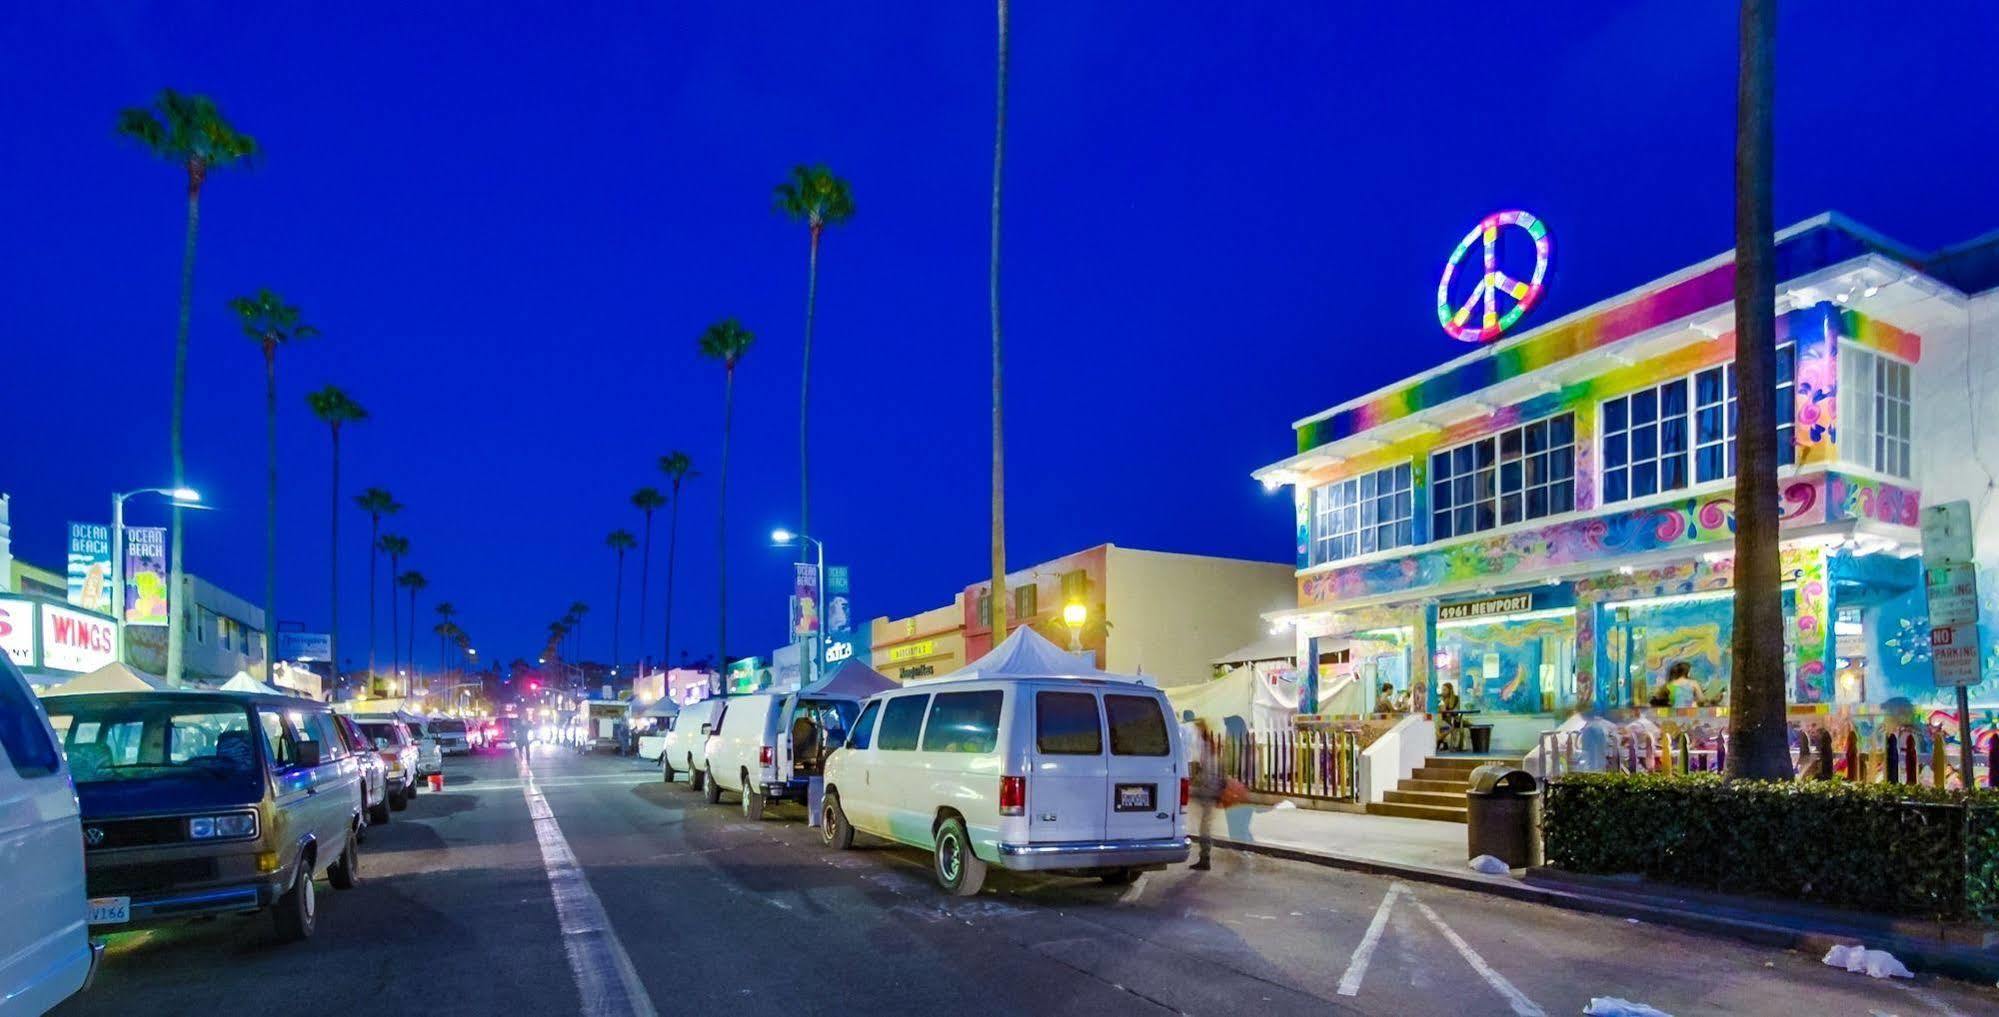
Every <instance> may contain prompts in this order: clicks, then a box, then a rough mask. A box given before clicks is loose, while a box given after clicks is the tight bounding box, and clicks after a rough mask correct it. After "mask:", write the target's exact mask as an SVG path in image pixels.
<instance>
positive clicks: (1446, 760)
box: [1423, 756, 1521, 771]
mask: <svg viewBox="0 0 1999 1017" xmlns="http://www.w3.org/2000/svg"><path fill="white" fill-rule="evenodd" d="M1520 762H1521V759H1520V757H1518V756H1429V757H1427V758H1425V759H1424V760H1423V765H1424V766H1427V767H1429V768H1430V769H1432V770H1444V769H1450V770H1466V771H1470V770H1476V769H1478V768H1479V767H1481V766H1484V765H1485V764H1487V763H1505V764H1506V765H1507V766H1519V765H1520Z"/></svg>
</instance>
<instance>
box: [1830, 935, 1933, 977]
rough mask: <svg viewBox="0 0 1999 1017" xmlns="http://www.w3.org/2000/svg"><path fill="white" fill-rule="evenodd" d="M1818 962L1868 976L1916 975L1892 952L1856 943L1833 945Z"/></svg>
mask: <svg viewBox="0 0 1999 1017" xmlns="http://www.w3.org/2000/svg"><path fill="white" fill-rule="evenodd" d="M1820 963H1822V964H1825V965H1826V966H1827V967H1834V968H1841V969H1843V970H1846V971H1851V972H1854V973H1855V974H1864V975H1866V976H1867V977H1869V978H1914V977H1916V976H1915V974H1914V973H1912V972H1911V971H1910V970H1909V969H1908V967H1907V966H1905V965H1904V964H1903V963H1902V962H1901V961H1900V960H1898V959H1897V958H1896V957H1895V955H1894V954H1892V953H1889V952H1888V951H1886V950H1869V949H1868V948H1866V947H1864V946H1861V945H1859V944H1857V943H1856V944H1854V945H1853V946H1835V947H1833V948H1832V949H1830V950H1827V951H1826V952H1825V957H1824V958H1823V959H1822V960H1821V961H1820Z"/></svg>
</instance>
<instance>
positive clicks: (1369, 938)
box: [1340, 883, 1407, 996]
mask: <svg viewBox="0 0 1999 1017" xmlns="http://www.w3.org/2000/svg"><path fill="white" fill-rule="evenodd" d="M1406 889H1407V887H1404V886H1403V885H1402V884H1401V883H1390V884H1388V892H1387V893H1384V894H1382V895H1381V906H1380V907H1377V908H1375V909H1374V920H1373V921H1371V922H1369V923H1367V934H1366V935H1363V936H1361V937H1360V945H1359V946H1357V947H1354V951H1353V959H1352V960H1350V961H1348V962H1347V973H1346V974H1344V975H1341V976H1340V995H1342V996H1358V995H1360V980H1361V979H1363V978H1366V977H1367V963H1368V961H1370V960H1372V959H1374V947H1375V944H1376V943H1379V942H1381V931H1382V930H1383V929H1385V928H1387V927H1388V912H1389V910H1390V909H1392V908H1393V907H1394V906H1395V898H1396V897H1399V896H1401V895H1402V893H1403V892H1404V891H1405V890H1406Z"/></svg>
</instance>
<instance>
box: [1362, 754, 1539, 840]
mask: <svg viewBox="0 0 1999 1017" xmlns="http://www.w3.org/2000/svg"><path fill="white" fill-rule="evenodd" d="M1520 762H1521V759H1520V757H1518V756H1455V755H1453V756H1430V757H1428V758H1426V759H1424V760H1423V765H1422V766H1419V767H1417V768H1416V772H1415V773H1414V774H1412V775H1411V776H1410V777H1409V779H1407V780H1404V781H1402V782H1400V783H1398V784H1396V785H1395V790H1393V791H1389V792H1387V793H1386V794H1385V795H1384V796H1383V798H1384V800H1383V801H1379V802H1369V803H1368V805H1367V811H1368V812H1369V813H1371V814H1373V815H1377V816H1401V817H1403V818H1404V819H1434V820H1437V821H1439V822H1445V823H1462V822H1464V821H1465V790H1466V789H1467V788H1469V787H1470V786H1471V772H1472V770H1474V769H1476V768H1478V767H1481V766H1484V765H1485V764H1487V763H1505V764H1506V765H1508V766H1519V765H1520Z"/></svg>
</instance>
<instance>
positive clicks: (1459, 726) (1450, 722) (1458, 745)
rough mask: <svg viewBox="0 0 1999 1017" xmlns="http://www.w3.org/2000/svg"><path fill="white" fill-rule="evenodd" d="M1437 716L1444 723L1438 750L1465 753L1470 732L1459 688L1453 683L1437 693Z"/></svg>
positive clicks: (1438, 736) (1447, 683) (1438, 735)
mask: <svg viewBox="0 0 1999 1017" xmlns="http://www.w3.org/2000/svg"><path fill="white" fill-rule="evenodd" d="M1437 714H1438V716H1440V717H1442V718H1443V721H1444V726H1443V728H1442V729H1441V730H1440V731H1438V733H1437V743H1438V748H1441V749H1444V750H1447V751H1451V752H1462V751H1464V745H1465V733H1466V731H1467V730H1468V725H1467V724H1466V723H1465V714H1464V703H1463V702H1462V701H1460V700H1459V698H1458V689H1457V686H1456V685H1454V684H1452V683H1451V682H1445V683H1444V687H1443V688H1442V689H1439V690H1438V691H1437Z"/></svg>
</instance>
